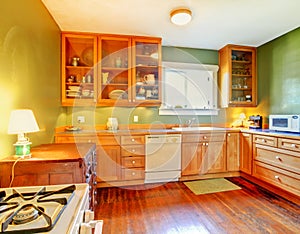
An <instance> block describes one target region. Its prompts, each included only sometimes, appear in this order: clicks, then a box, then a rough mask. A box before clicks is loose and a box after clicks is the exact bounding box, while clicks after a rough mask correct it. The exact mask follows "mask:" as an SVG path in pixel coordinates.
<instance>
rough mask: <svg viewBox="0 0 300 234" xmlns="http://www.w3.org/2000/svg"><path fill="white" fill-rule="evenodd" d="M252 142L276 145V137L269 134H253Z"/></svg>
mask: <svg viewBox="0 0 300 234" xmlns="http://www.w3.org/2000/svg"><path fill="white" fill-rule="evenodd" d="M253 143H256V144H261V145H269V146H274V147H277V138H276V137H271V136H262V135H253Z"/></svg>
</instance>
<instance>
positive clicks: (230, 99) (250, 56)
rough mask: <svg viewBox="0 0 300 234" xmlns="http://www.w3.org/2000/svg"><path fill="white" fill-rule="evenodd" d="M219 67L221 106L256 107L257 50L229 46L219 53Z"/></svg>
mask: <svg viewBox="0 0 300 234" xmlns="http://www.w3.org/2000/svg"><path fill="white" fill-rule="evenodd" d="M219 65H220V82H219V85H220V90H221V96H220V99H221V100H220V103H221V106H222V107H229V106H231V107H235V106H236V107H242V106H244V107H247V106H248V107H251V106H256V105H257V97H256V96H257V92H256V82H257V81H256V48H254V47H248V46H237V45H227V46H225V47H223V48H222V49H221V50H220V51H219Z"/></svg>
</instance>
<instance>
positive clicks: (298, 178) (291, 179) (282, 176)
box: [253, 162, 300, 196]
mask: <svg viewBox="0 0 300 234" xmlns="http://www.w3.org/2000/svg"><path fill="white" fill-rule="evenodd" d="M253 176H255V177H257V178H259V179H261V180H263V181H265V182H268V183H270V184H272V185H275V186H278V187H280V188H282V189H284V190H287V191H290V192H292V193H294V194H297V195H298V196H299V195H300V175H299V174H295V173H290V172H286V171H285V170H281V169H278V168H274V167H272V166H269V165H266V164H264V163H261V162H255V163H254V165H253Z"/></svg>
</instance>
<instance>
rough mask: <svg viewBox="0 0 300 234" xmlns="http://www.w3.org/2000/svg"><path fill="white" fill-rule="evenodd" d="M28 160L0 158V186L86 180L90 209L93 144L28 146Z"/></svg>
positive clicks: (93, 187) (93, 185)
mask: <svg viewBox="0 0 300 234" xmlns="http://www.w3.org/2000/svg"><path fill="white" fill-rule="evenodd" d="M31 153H32V156H31V158H28V159H19V160H17V159H16V158H15V157H13V156H11V157H7V158H4V159H2V160H0V187H2V188H5V187H9V186H11V187H18V186H38V185H54V184H74V183H88V184H89V185H90V186H89V188H90V208H91V209H93V207H94V204H95V201H96V200H95V196H96V184H97V182H96V170H95V168H96V164H97V163H96V146H95V144H92V143H85V144H71V143H64V144H44V145H40V146H37V147H33V148H32V149H31Z"/></svg>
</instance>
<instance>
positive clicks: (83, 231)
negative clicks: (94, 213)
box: [79, 223, 92, 234]
mask: <svg viewBox="0 0 300 234" xmlns="http://www.w3.org/2000/svg"><path fill="white" fill-rule="evenodd" d="M79 233H80V234H92V227H91V225H89V224H88V223H82V224H81V225H80V232H79Z"/></svg>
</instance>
